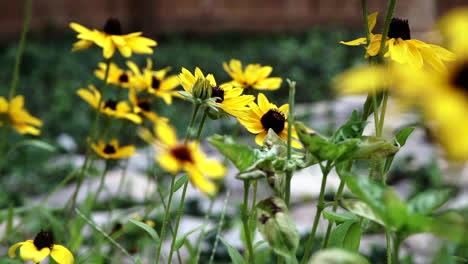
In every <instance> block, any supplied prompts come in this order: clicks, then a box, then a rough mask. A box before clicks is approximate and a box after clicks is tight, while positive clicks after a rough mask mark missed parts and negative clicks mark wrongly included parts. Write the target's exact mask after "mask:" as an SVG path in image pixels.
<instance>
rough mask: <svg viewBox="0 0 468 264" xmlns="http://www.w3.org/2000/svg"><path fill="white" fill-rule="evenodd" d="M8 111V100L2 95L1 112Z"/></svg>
mask: <svg viewBox="0 0 468 264" xmlns="http://www.w3.org/2000/svg"><path fill="white" fill-rule="evenodd" d="M7 111H8V101H7V100H6V99H5V97H3V96H0V113H6V112H7Z"/></svg>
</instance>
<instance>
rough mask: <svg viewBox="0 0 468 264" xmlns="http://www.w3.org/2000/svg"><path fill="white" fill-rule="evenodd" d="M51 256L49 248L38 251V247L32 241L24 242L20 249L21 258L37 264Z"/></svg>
mask: <svg viewBox="0 0 468 264" xmlns="http://www.w3.org/2000/svg"><path fill="white" fill-rule="evenodd" d="M49 254H50V249H49V248H42V249H41V250H37V248H36V246H34V243H33V242H32V240H28V241H26V242H24V244H23V246H21V248H20V257H21V258H22V259H23V260H32V261H33V262H35V263H39V262H41V261H42V260H43V259H45V258H46V257H47V256H48V255H49Z"/></svg>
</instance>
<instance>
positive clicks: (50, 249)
mask: <svg viewBox="0 0 468 264" xmlns="http://www.w3.org/2000/svg"><path fill="white" fill-rule="evenodd" d="M18 247H19V248H20V257H21V258H22V259H23V260H25V261H28V260H30V261H33V262H34V263H39V262H41V261H42V260H43V259H45V258H46V257H47V256H48V255H50V256H51V257H52V258H53V259H54V260H55V261H56V262H57V263H59V264H73V262H74V258H73V254H72V253H71V252H70V251H69V250H68V249H67V248H66V247H64V246H62V245H57V244H54V235H53V234H52V232H44V231H41V232H39V234H37V235H36V237H35V238H34V240H26V241H24V242H19V243H16V244H14V245H13V246H11V247H10V249H8V256H9V257H10V258H15V257H16V249H17V248H18Z"/></svg>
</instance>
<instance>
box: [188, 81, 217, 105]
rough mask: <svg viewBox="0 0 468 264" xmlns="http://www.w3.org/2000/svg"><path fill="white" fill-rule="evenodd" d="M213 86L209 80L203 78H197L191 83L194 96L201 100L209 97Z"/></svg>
mask: <svg viewBox="0 0 468 264" xmlns="http://www.w3.org/2000/svg"><path fill="white" fill-rule="evenodd" d="M212 90H213V88H212V87H211V83H210V81H209V80H207V79H205V78H198V79H197V80H196V81H195V84H193V88H192V93H193V96H194V97H195V98H199V99H202V100H205V99H208V98H211V93H212Z"/></svg>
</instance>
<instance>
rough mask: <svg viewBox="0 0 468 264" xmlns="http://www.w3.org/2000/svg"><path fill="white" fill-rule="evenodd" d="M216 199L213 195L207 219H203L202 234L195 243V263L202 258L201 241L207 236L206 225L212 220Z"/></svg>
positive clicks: (206, 215)
mask: <svg viewBox="0 0 468 264" xmlns="http://www.w3.org/2000/svg"><path fill="white" fill-rule="evenodd" d="M214 201H215V198H214V197H211V199H210V205H209V207H208V212H207V213H206V214H205V219H204V220H203V225H204V227H203V228H202V231H201V233H200V235H199V236H198V239H197V243H196V245H195V262H194V263H198V260H199V259H200V253H201V250H200V248H201V243H202V241H203V239H204V238H205V234H206V232H205V231H206V226H207V225H208V221H209V220H210V217H211V214H212V213H213V205H214Z"/></svg>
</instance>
